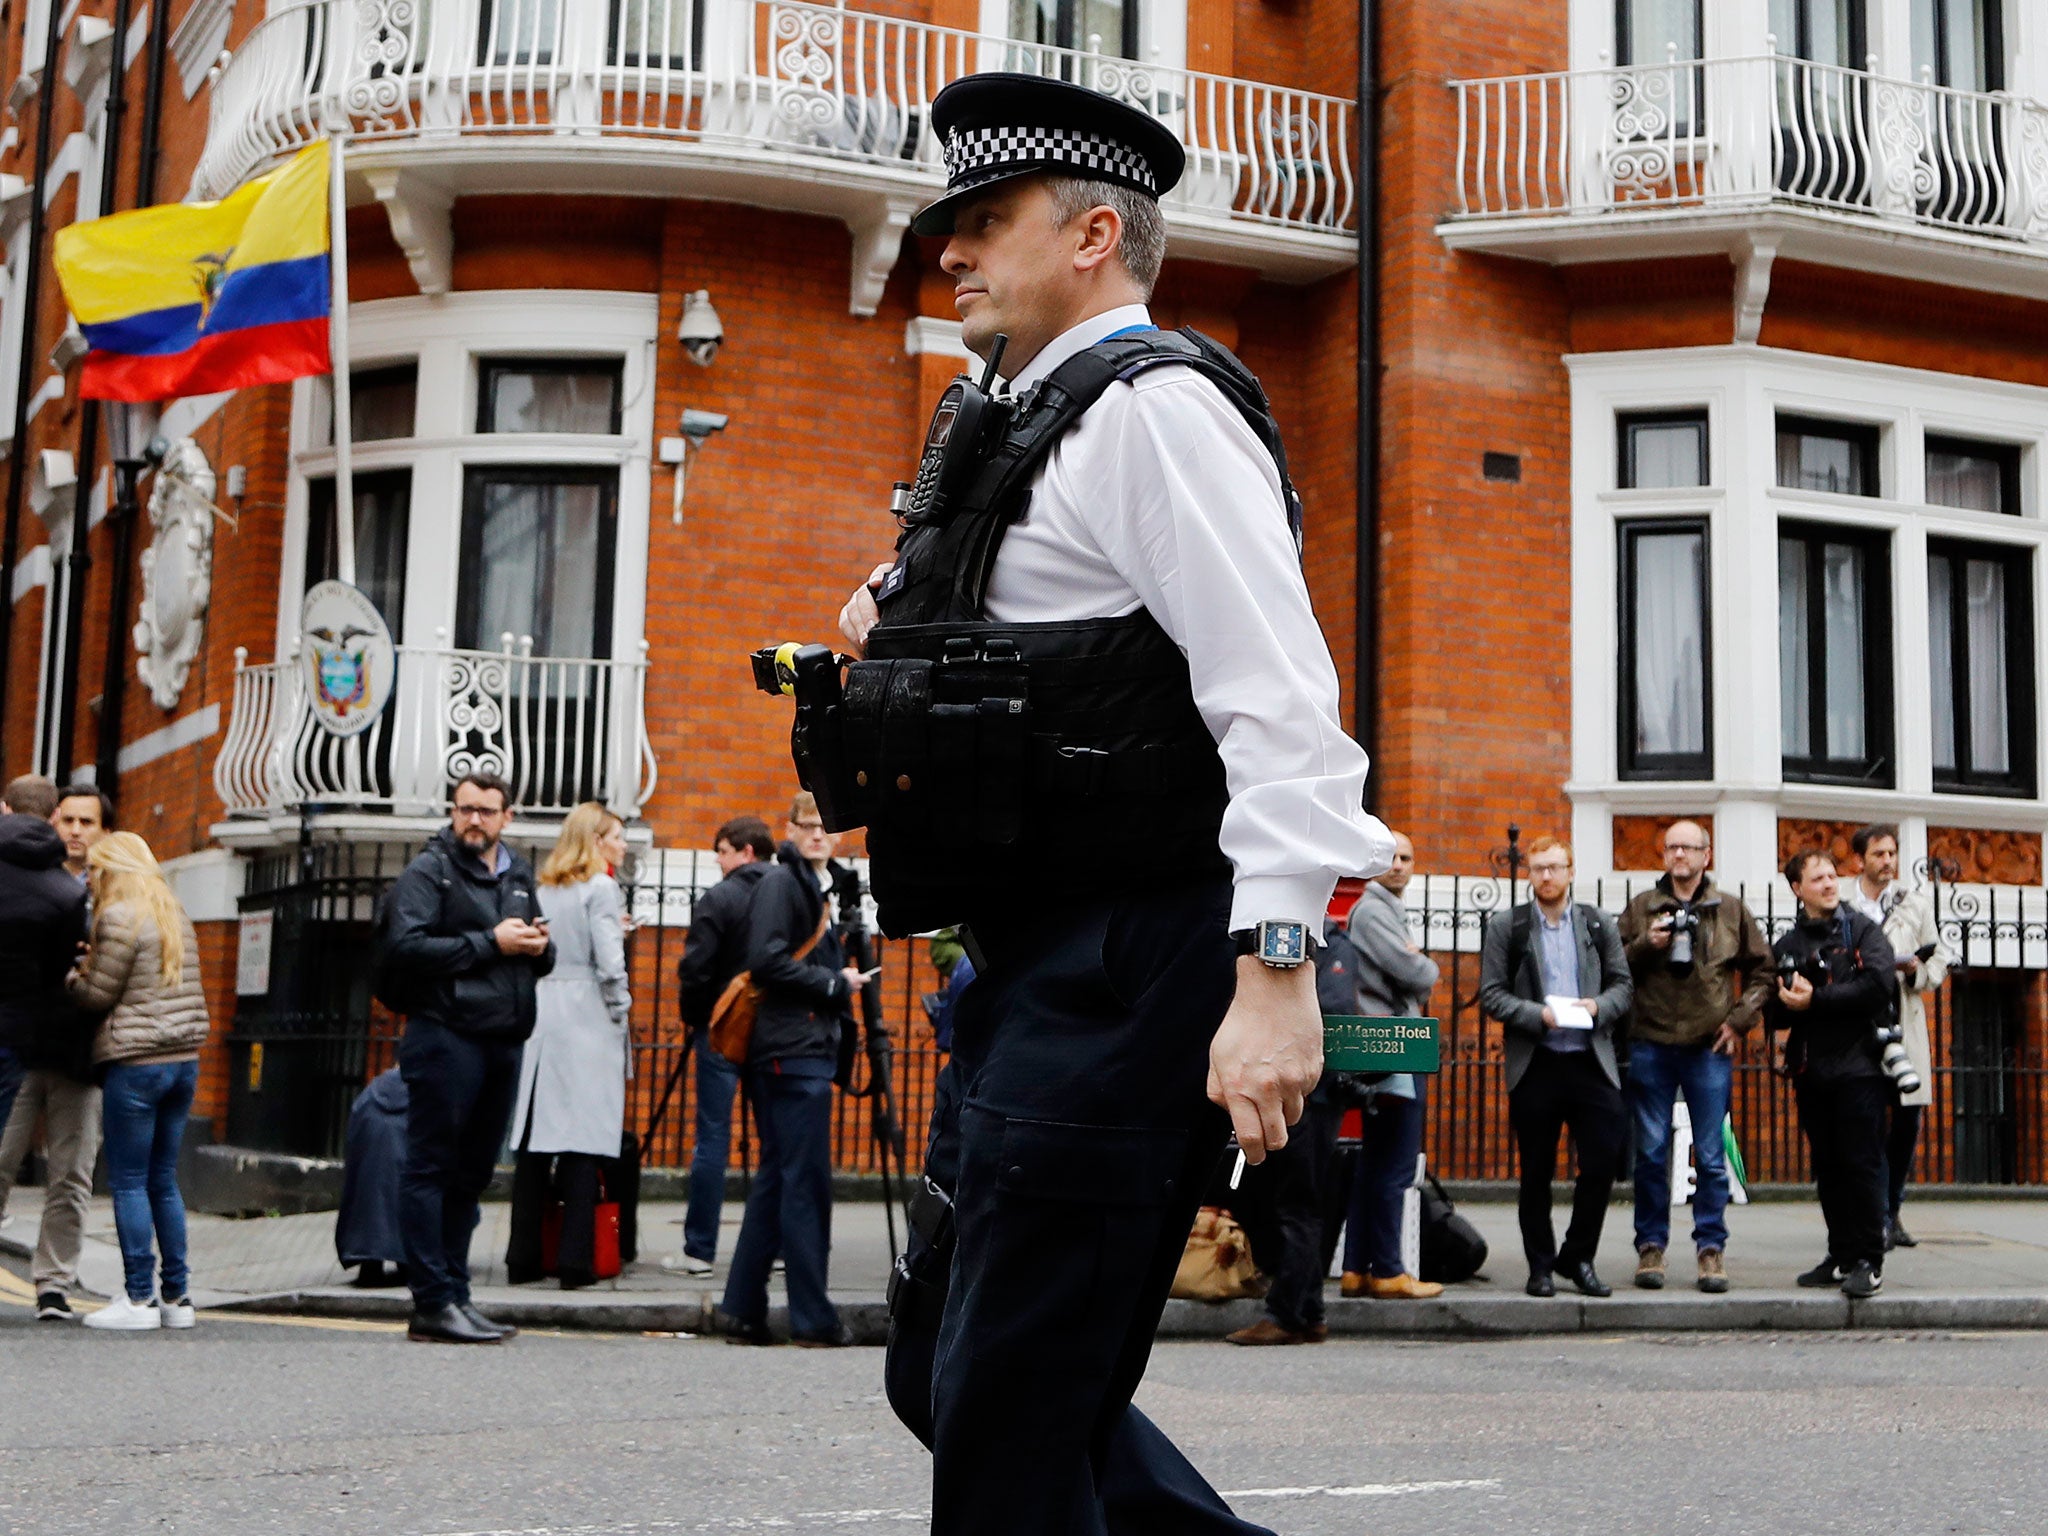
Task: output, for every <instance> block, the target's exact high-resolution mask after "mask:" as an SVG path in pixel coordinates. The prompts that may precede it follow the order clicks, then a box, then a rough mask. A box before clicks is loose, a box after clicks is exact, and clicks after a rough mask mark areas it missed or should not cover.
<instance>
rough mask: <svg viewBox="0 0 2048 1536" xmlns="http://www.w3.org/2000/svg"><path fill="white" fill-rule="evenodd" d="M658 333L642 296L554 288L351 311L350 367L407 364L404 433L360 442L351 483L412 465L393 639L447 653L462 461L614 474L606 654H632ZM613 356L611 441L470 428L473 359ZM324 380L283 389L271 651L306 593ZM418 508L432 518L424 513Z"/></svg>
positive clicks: (640, 622) (289, 631)
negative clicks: (281, 490)
mask: <svg viewBox="0 0 2048 1536" xmlns="http://www.w3.org/2000/svg"><path fill="white" fill-rule="evenodd" d="M659 329H660V315H659V300H658V299H657V297H656V296H655V295H653V294H646V293H611V292H601V291H599V292H590V291H578V290H562V289H533V290H498V291H493V292H487V293H456V294H448V295H445V296H443V297H439V298H403V299H381V300H376V301H373V302H370V303H366V304H356V305H352V306H350V310H349V333H350V337H349V344H350V346H351V348H352V349H353V351H354V358H353V360H352V366H353V367H355V368H356V369H365V368H375V367H380V366H386V365H389V364H394V363H403V362H407V361H415V360H416V361H417V364H418V367H419V386H418V403H417V406H416V415H415V418H414V434H415V435H414V436H412V437H410V438H393V439H390V440H387V441H379V442H370V443H358V444H356V445H355V450H354V466H355V472H356V473H357V474H364V473H368V472H370V471H372V470H380V469H407V468H409V469H411V471H412V475H413V481H412V501H411V505H412V509H413V510H412V516H411V519H410V528H409V531H408V534H407V544H406V577H405V614H404V618H403V620H402V621H401V629H402V635H403V639H404V642H405V643H406V644H408V645H418V646H449V645H452V644H453V643H454V634H455V609H456V586H457V582H458V579H459V576H460V566H461V550H462V518H461V515H460V509H461V507H462V506H463V487H464V481H465V477H466V475H467V472H468V470H469V469H470V467H471V466H472V465H493V464H495V465H504V464H550V465H575V466H595V467H614V468H616V469H617V470H618V472H619V496H618V521H619V527H618V544H617V550H616V553H615V556H614V568H613V583H614V585H613V596H612V649H611V654H612V655H613V656H614V657H616V658H619V659H621V660H630V659H631V658H632V657H634V656H635V655H637V654H638V652H639V646H640V641H641V638H642V636H643V635H644V634H645V631H646V619H647V539H648V505H649V497H650V492H651V489H652V483H651V482H652V472H653V452H654V367H655V345H656V337H657V334H658V332H659ZM512 356H517V357H550V356H554V357H563V358H570V357H579V358H590V357H597V358H617V359H619V360H620V362H621V365H622V366H621V369H620V386H619V387H620V401H619V404H620V411H619V428H620V430H619V432H618V435H616V436H610V435H599V434H583V433H518V434H513V433H503V432H478V431H477V430H476V427H477V363H478V361H479V360H480V359H484V358H490V357H512ZM329 387H330V386H329V382H328V380H326V379H324V378H319V379H301V380H300V381H299V382H298V383H297V384H296V385H295V386H294V388H293V393H292V455H291V477H290V481H289V483H288V486H287V489H286V494H285V528H284V558H283V564H282V568H281V570H280V571H279V575H278V612H277V644H278V650H277V654H278V655H279V656H280V657H282V656H284V655H287V654H288V653H289V652H290V650H291V647H292V645H293V644H294V643H295V642H296V641H297V639H298V624H299V604H300V601H301V599H302V598H303V596H304V587H305V571H306V534H307V525H308V504H309V482H311V481H312V480H316V479H323V478H326V477H328V476H331V475H332V474H333V473H334V449H333V447H332V445H329V444H324V443H323V444H318V445H314V444H313V432H314V427H315V425H316V417H317V416H319V415H322V414H325V413H324V411H321V410H318V409H316V406H321V405H324V404H325V395H326V392H327V390H328V389H329ZM428 509H441V510H440V511H439V512H438V513H435V514H433V515H428Z"/></svg>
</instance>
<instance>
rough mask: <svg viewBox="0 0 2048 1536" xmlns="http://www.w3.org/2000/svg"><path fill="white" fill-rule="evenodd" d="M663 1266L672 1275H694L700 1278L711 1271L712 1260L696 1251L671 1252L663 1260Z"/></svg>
mask: <svg viewBox="0 0 2048 1536" xmlns="http://www.w3.org/2000/svg"><path fill="white" fill-rule="evenodd" d="M661 1267H662V1268H663V1269H665V1270H667V1271H668V1272H669V1273H670V1274H672V1275H694V1276H696V1277H697V1278H698V1279H699V1280H701V1279H703V1278H704V1277H705V1276H706V1275H708V1274H710V1273H711V1261H710V1260H709V1259H700V1258H698V1257H697V1256H696V1255H695V1254H694V1253H672V1254H669V1255H668V1256H667V1257H666V1258H664V1259H663V1260H662V1261H661Z"/></svg>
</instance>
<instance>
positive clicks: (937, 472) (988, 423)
mask: <svg viewBox="0 0 2048 1536" xmlns="http://www.w3.org/2000/svg"><path fill="white" fill-rule="evenodd" d="M1009 344H1010V338H1009V337H1007V336H998V337H997V338H996V340H995V345H994V346H993V347H991V348H990V349H989V354H988V366H987V367H986V368H984V369H983V370H982V374H981V378H980V380H979V382H977V381H975V380H973V379H970V378H968V377H967V375H965V374H962V375H961V376H960V377H959V378H957V379H955V380H954V381H953V382H952V383H951V384H948V385H947V386H946V392H945V393H944V394H943V395H941V396H939V408H938V409H937V410H935V411H933V412H932V424H931V425H930V426H929V427H927V428H926V429H925V434H924V452H923V453H922V454H921V455H920V456H919V458H918V461H917V478H916V479H914V480H912V481H911V482H910V494H909V497H908V505H907V506H905V507H904V508H903V510H902V512H901V513H900V516H901V517H902V520H903V524H904V526H905V527H909V528H915V527H916V526H917V525H918V524H920V523H931V522H937V521H939V520H940V519H941V518H943V517H944V516H945V515H946V511H947V508H948V507H949V506H950V505H951V503H952V499H953V497H954V496H955V495H957V494H958V493H959V490H960V487H961V485H962V484H963V483H964V482H965V481H966V480H967V479H968V478H969V477H970V476H972V475H973V473H974V470H975V467H976V465H978V464H979V463H980V462H981V459H982V444H983V442H984V441H985V440H986V438H987V437H988V435H989V433H990V432H991V431H992V430H994V429H995V428H997V427H998V426H999V424H1000V423H1001V422H1002V420H1003V418H1004V417H1005V416H1006V415H1007V414H1008V410H1009V407H1008V406H1007V405H1005V404H1004V403H1003V402H1002V401H1000V400H998V399H996V398H995V396H994V394H993V393H991V391H992V390H993V388H994V386H995V382H996V368H997V366H998V365H999V364H1000V363H1001V362H1002V360H1003V351H1004V349H1005V348H1006V347H1008V346H1009Z"/></svg>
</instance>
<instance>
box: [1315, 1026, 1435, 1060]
mask: <svg viewBox="0 0 2048 1536" xmlns="http://www.w3.org/2000/svg"><path fill="white" fill-rule="evenodd" d="M1440 1055H1441V1052H1440V1050H1439V1048H1438V1044H1437V1024H1436V1020H1435V1019H1367V1018H1360V1017H1358V1016H1356V1015H1354V1014H1342V1013H1326V1014H1324V1015H1323V1065H1324V1066H1325V1067H1327V1068H1329V1070H1330V1071H1332V1072H1434V1071H1436V1070H1437V1068H1438V1065H1439V1058H1440Z"/></svg>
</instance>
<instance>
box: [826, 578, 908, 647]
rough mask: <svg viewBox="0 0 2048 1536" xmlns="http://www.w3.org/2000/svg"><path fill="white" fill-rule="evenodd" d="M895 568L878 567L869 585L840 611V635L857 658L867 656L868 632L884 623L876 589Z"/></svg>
mask: <svg viewBox="0 0 2048 1536" xmlns="http://www.w3.org/2000/svg"><path fill="white" fill-rule="evenodd" d="M895 568H896V567H895V565H894V564H893V563H891V564H888V565H878V566H876V567H875V569H874V573H873V574H872V575H870V576H869V577H868V583H867V585H866V586H864V587H861V588H860V589H858V590H857V591H856V592H855V593H854V594H853V596H852V597H849V598H848V599H847V600H846V606H845V607H844V608H842V609H840V610H839V633H840V634H842V635H844V636H846V643H847V644H848V645H850V646H852V647H853V650H854V654H855V655H857V656H864V655H866V654H867V648H868V631H869V630H871V629H873V628H874V627H875V626H876V625H877V624H879V623H881V621H882V610H881V609H880V608H878V607H877V606H876V605H875V588H877V587H879V586H880V585H881V584H882V578H883V577H884V576H887V575H888V574H889V572H891V571H892V570H894V569H895Z"/></svg>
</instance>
